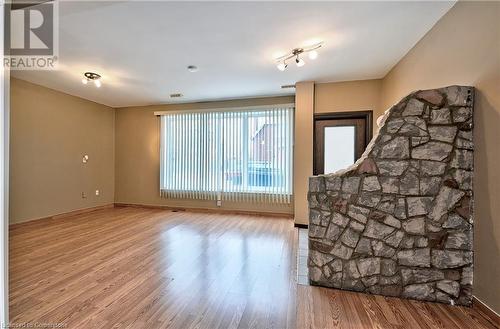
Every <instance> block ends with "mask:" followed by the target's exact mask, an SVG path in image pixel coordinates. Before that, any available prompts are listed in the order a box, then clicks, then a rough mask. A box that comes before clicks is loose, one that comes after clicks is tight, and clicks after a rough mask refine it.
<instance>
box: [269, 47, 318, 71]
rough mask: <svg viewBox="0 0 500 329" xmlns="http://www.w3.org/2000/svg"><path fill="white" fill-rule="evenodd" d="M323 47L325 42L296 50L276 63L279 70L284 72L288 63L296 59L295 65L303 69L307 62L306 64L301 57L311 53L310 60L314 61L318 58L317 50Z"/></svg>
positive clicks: (279, 58)
mask: <svg viewBox="0 0 500 329" xmlns="http://www.w3.org/2000/svg"><path fill="white" fill-rule="evenodd" d="M321 46H323V42H318V43H316V44H314V45H312V46H310V47H304V48H294V49H292V51H291V52H289V53H288V54H286V55H283V56H281V57H278V58H276V63H277V65H276V67H277V68H278V70H280V71H284V70H285V69H286V68H287V67H288V65H287V64H286V61H287V60H289V59H292V58H294V57H295V64H297V66H298V67H302V66H304V64H305V63H306V62H304V60H303V59H302V58H300V55H301V54H304V53H309V59H312V60H314V59H316V58H318V51H317V49H319V48H320V47H321Z"/></svg>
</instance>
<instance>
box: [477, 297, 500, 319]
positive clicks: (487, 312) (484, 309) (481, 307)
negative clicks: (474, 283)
mask: <svg viewBox="0 0 500 329" xmlns="http://www.w3.org/2000/svg"><path fill="white" fill-rule="evenodd" d="M472 307H473V308H475V309H476V310H477V311H478V312H480V313H482V314H483V315H484V316H485V317H486V318H487V319H488V320H491V322H492V324H493V325H494V326H498V327H500V314H498V313H497V312H495V311H494V310H493V309H492V308H491V307H489V306H488V305H487V304H486V303H485V302H483V301H481V300H480V299H479V298H477V297H476V296H472Z"/></svg>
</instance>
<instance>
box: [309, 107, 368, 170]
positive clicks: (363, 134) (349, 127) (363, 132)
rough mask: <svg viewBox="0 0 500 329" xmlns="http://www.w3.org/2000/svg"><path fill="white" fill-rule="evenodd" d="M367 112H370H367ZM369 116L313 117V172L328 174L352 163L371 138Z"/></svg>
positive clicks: (363, 114) (332, 115)
mask: <svg viewBox="0 0 500 329" xmlns="http://www.w3.org/2000/svg"><path fill="white" fill-rule="evenodd" d="M370 114H371V113H370ZM368 120H371V115H370V116H369V118H367V115H366V113H365V112H363V113H362V114H359V113H356V112H353V114H352V117H349V115H348V113H342V114H341V115H338V114H328V115H319V116H316V117H315V119H314V174H315V175H320V174H329V173H332V172H335V171H337V170H340V169H343V168H347V167H348V166H350V165H352V164H353V163H354V162H355V161H356V160H357V159H359V158H360V157H361V155H362V154H363V152H364V150H365V148H366V146H367V144H368V142H369V140H370V139H371V124H370V123H371V121H368Z"/></svg>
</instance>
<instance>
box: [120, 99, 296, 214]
mask: <svg viewBox="0 0 500 329" xmlns="http://www.w3.org/2000/svg"><path fill="white" fill-rule="evenodd" d="M294 101H295V99H294V97H293V96H285V97H269V98H253V99H241V100H232V101H221V102H206V103H189V104H176V105H158V106H142V107H128V108H120V109H117V110H116V130H115V133H116V134H115V139H116V148H115V150H116V162H115V172H116V186H115V187H116V192H115V201H116V202H117V203H133V204H147V205H166V206H173V207H187V208H209V209H216V208H217V206H216V204H215V201H199V200H181V199H165V198H161V197H160V193H159V180H160V179H159V173H160V159H159V149H160V146H159V140H160V138H159V132H160V128H159V122H160V121H159V119H158V117H156V116H155V115H154V114H153V112H154V111H168V110H192V109H206V108H222V107H244V106H258V105H272V104H288V103H294ZM221 208H223V209H231V210H248V211H256V210H258V211H262V212H277V213H288V214H291V213H292V212H293V206H292V205H271V204H258V205H257V206H256V204H254V203H240V202H228V201H226V202H223V203H222V207H221Z"/></svg>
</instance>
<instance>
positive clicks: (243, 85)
mask: <svg viewBox="0 0 500 329" xmlns="http://www.w3.org/2000/svg"><path fill="white" fill-rule="evenodd" d="M453 4H454V2H443V1H436V2H434V1H430V2H429V1H425V2H424V1H422V2H198V3H193V2H159V1H156V2H143V1H141V2H139V1H135V2H102V1H101V2H89V1H85V2H74V1H72V2H60V7H59V10H60V22H59V35H60V42H59V47H60V51H59V58H60V67H59V70H58V71H50V72H47V71H44V72H41V71H18V72H14V73H13V76H15V77H18V78H21V79H24V80H28V81H31V82H34V83H37V84H40V85H44V86H47V87H49V88H53V89H56V90H60V91H63V92H66V93H69V94H72V95H77V96H80V97H83V98H86V99H89V100H92V101H95V102H98V103H102V104H106V105H109V106H113V107H122V106H132V105H146V104H159V103H174V102H187V101H204V100H215V99H230V98H241V97H258V96H270V95H281V94H290V93H291V92H293V90H290V89H285V90H282V89H281V88H280V86H281V85H285V84H293V83H295V82H297V81H304V80H314V81H319V82H330V81H347V80H360V79H372V78H382V77H383V76H384V75H385V74H386V73H387V72H388V71H389V70H390V69H391V68H392V67H393V66H394V65H395V64H396V63H397V62H398V61H399V59H401V57H403V56H404V55H405V54H406V53H407V52H408V50H410V49H411V47H412V46H413V45H414V44H415V43H416V42H417V41H418V40H420V38H422V36H423V35H424V34H425V33H426V32H427V31H428V30H429V29H430V28H431V27H432V26H433V25H434V24H435V23H436V22H437V21H438V20H439V18H441V16H443V15H444V14H445V13H446V12H447V11H448V10H449V9H450V8H451V7H452V6H453ZM315 40H321V41H324V46H323V48H321V49H320V51H319V57H318V59H316V60H315V61H309V60H308V59H307V57H304V59H305V60H306V65H305V66H303V67H301V68H298V67H296V66H295V65H289V69H288V70H287V71H285V72H280V71H278V70H277V69H276V66H275V63H274V60H273V58H274V56H276V55H279V54H283V53H285V52H287V51H289V50H291V49H292V48H294V47H299V46H302V45H306V44H308V43H310V42H313V41H315ZM191 64H192V65H196V66H198V67H199V71H198V72H196V73H190V72H188V71H187V69H186V66H188V65H191ZM86 71H94V72H97V73H99V74H101V75H102V76H103V78H102V81H103V86H102V87H101V88H99V89H97V88H94V87H93V86H92V85H87V86H84V85H83V84H82V83H81V78H82V74H83V73H84V72H86ZM176 92H180V93H182V94H183V95H184V97H182V98H181V99H176V100H173V99H170V97H169V94H171V93H176Z"/></svg>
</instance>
